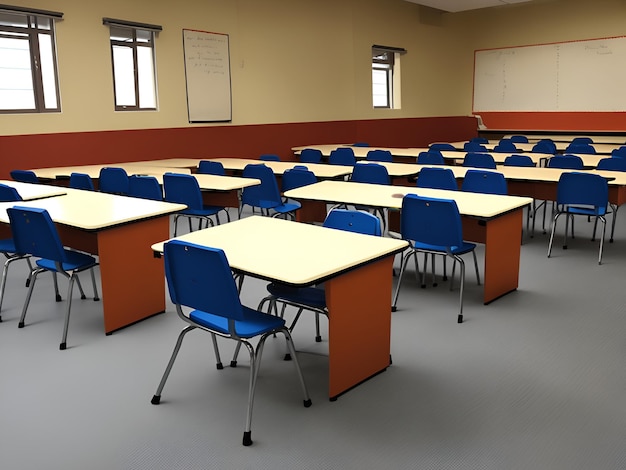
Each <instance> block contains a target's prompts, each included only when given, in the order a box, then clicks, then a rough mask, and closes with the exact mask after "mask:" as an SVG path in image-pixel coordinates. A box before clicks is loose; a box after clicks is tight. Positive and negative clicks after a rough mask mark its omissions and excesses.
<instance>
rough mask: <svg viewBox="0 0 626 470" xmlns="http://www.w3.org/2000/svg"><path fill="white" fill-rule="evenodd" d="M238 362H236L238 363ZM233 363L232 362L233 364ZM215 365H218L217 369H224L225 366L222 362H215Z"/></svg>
mask: <svg viewBox="0 0 626 470" xmlns="http://www.w3.org/2000/svg"><path fill="white" fill-rule="evenodd" d="M236 364H237V363H235V365H236ZM231 365H232V364H231ZM215 367H217V370H222V369H223V368H224V365H223V364H222V363H221V362H218V363H217V364H215Z"/></svg>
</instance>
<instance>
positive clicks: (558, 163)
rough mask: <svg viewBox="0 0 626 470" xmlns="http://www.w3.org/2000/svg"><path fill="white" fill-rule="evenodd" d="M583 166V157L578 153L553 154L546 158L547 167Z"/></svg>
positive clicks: (569, 167) (574, 167)
mask: <svg viewBox="0 0 626 470" xmlns="http://www.w3.org/2000/svg"><path fill="white" fill-rule="evenodd" d="M584 167H585V165H584V163H583V159H582V158H580V157H579V156H578V155H555V156H553V157H552V158H550V159H549V160H548V168H561V169H566V170H582V169H584Z"/></svg>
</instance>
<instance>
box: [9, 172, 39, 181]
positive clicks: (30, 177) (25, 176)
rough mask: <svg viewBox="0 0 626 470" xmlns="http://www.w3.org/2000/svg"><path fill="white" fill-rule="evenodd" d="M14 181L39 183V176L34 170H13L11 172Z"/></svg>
mask: <svg viewBox="0 0 626 470" xmlns="http://www.w3.org/2000/svg"><path fill="white" fill-rule="evenodd" d="M9 174H10V175H11V179H12V180H13V181H19V182H20V183H39V178H37V175H36V174H35V172H34V171H31V170H11V172H10V173H9Z"/></svg>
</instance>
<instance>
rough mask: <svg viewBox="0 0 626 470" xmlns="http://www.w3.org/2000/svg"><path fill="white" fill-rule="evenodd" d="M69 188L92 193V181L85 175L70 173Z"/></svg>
mask: <svg viewBox="0 0 626 470" xmlns="http://www.w3.org/2000/svg"><path fill="white" fill-rule="evenodd" d="M69 185H70V188H74V189H84V190H86V191H94V190H95V188H94V185H93V180H92V179H91V176H89V175H88V174H87V173H71V174H70V183H69Z"/></svg>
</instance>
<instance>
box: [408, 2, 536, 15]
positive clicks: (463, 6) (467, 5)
mask: <svg viewBox="0 0 626 470" xmlns="http://www.w3.org/2000/svg"><path fill="white" fill-rule="evenodd" d="M406 1H407V2H411V3H417V4H418V5H424V6H427V7H430V8H436V9H437V10H443V11H447V12H450V13H455V12H458V11H465V10H478V9H479V8H487V7H496V6H501V5H507V4H509V3H524V2H529V1H531V0H406Z"/></svg>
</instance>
